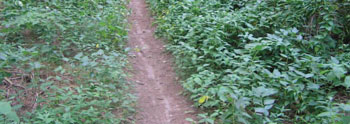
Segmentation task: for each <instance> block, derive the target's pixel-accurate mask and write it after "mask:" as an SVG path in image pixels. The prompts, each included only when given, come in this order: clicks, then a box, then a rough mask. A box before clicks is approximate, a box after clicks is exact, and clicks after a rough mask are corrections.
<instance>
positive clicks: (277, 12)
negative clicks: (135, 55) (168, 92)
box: [148, 0, 350, 123]
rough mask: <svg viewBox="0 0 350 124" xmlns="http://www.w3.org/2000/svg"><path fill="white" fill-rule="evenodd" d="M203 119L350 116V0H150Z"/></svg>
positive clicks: (314, 120) (330, 118)
mask: <svg viewBox="0 0 350 124" xmlns="http://www.w3.org/2000/svg"><path fill="white" fill-rule="evenodd" d="M148 1H149V4H150V6H151V8H152V10H153V12H154V13H155V14H156V15H157V24H158V34H159V35H160V36H162V37H165V38H167V39H168V40H169V46H168V49H169V50H170V51H172V53H173V54H174V55H175V57H176V63H177V65H178V67H179V69H180V73H181V74H182V75H183V76H184V78H185V80H184V81H183V86H184V88H185V89H186V90H187V91H188V92H189V93H190V96H191V99H193V100H195V101H198V100H200V99H201V98H204V97H203V96H209V99H208V100H207V101H206V102H205V103H201V102H199V103H197V104H196V105H197V106H198V107H200V108H203V109H205V110H208V113H207V114H201V115H200V116H201V117H203V119H202V120H201V122H208V123H213V122H214V121H216V122H218V123H237V122H240V123H347V122H346V120H345V119H343V118H346V117H344V115H346V113H348V112H349V111H350V109H349V107H350V104H349V100H348V98H349V92H350V90H349V88H350V74H349V73H350V61H349V60H350V53H349V52H350V47H349V41H350V39H349V36H350V32H349V31H350V30H349V29H350V18H349V17H350V14H349V9H350V1H349V0H339V1H335V0H305V1H301V0H266V1H264V0H234V1H232V0H181V1H177V0H148Z"/></svg>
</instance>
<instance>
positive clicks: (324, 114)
mask: <svg viewBox="0 0 350 124" xmlns="http://www.w3.org/2000/svg"><path fill="white" fill-rule="evenodd" d="M335 115H336V113H335V112H322V113H320V114H318V115H317V117H332V116H335Z"/></svg>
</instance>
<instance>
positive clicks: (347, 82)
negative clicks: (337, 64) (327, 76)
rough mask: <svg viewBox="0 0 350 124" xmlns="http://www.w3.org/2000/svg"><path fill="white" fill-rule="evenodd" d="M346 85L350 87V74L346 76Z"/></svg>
mask: <svg viewBox="0 0 350 124" xmlns="http://www.w3.org/2000/svg"><path fill="white" fill-rule="evenodd" d="M344 86H345V87H346V88H349V87H350V76H346V77H345V80H344Z"/></svg>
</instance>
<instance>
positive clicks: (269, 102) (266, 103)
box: [264, 99, 275, 105]
mask: <svg viewBox="0 0 350 124" xmlns="http://www.w3.org/2000/svg"><path fill="white" fill-rule="evenodd" d="M273 103H275V100H274V99H265V100H264V104H265V105H270V104H273Z"/></svg>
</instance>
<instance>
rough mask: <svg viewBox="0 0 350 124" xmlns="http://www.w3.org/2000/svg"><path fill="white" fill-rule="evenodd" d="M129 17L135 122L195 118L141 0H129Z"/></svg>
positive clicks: (178, 122)
mask: <svg viewBox="0 0 350 124" xmlns="http://www.w3.org/2000/svg"><path fill="white" fill-rule="evenodd" d="M129 8H131V9H132V14H131V16H130V17H129V22H130V23H131V25H132V26H131V27H132V28H131V30H130V32H129V43H128V46H129V47H130V48H131V49H132V52H131V56H132V57H130V61H131V62H132V64H133V71H132V73H133V77H132V79H130V80H131V81H133V82H135V83H136V94H137V96H138V101H137V103H138V105H137V110H138V114H137V115H136V119H137V120H136V123H137V124H186V123H189V122H188V121H186V120H185V119H186V118H195V115H196V114H195V110H194V108H192V107H191V105H192V104H191V103H190V102H188V101H187V100H186V98H185V97H184V96H182V95H181V94H180V93H181V92H182V90H183V89H182V87H181V85H180V84H179V83H177V81H176V79H177V78H176V75H175V72H174V70H173V68H172V66H173V62H172V60H171V55H169V54H168V53H166V52H165V49H164V43H163V42H162V41H161V40H159V39H156V38H155V37H154V31H155V27H154V26H152V21H153V20H152V18H151V16H150V13H149V11H148V9H147V4H146V3H145V1H144V0H131V2H130V5H129Z"/></svg>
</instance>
